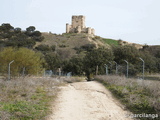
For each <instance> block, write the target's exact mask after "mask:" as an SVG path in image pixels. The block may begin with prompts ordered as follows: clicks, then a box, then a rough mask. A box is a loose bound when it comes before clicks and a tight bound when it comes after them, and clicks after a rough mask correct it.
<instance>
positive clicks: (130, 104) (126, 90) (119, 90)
mask: <svg viewBox="0 0 160 120" xmlns="http://www.w3.org/2000/svg"><path fill="white" fill-rule="evenodd" d="M96 80H97V81H99V82H101V83H103V85H104V86H105V87H106V88H107V89H109V90H110V91H111V92H112V93H113V95H114V96H115V97H116V98H118V99H119V100H120V101H121V103H122V104H124V105H125V106H126V108H127V109H128V110H130V111H131V112H132V113H134V114H152V115H151V116H152V117H148V118H146V117H141V118H139V119H141V120H148V119H153V118H154V119H156V120H159V119H160V87H159V86H160V82H159V81H149V80H147V81H143V80H136V79H126V78H125V77H120V76H97V77H96ZM153 114H154V115H155V116H154V115H153ZM157 116H159V117H158V118H157Z"/></svg>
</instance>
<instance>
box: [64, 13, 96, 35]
mask: <svg viewBox="0 0 160 120" xmlns="http://www.w3.org/2000/svg"><path fill="white" fill-rule="evenodd" d="M66 33H88V34H92V35H94V29H92V28H90V27H88V28H86V26H85V16H83V15H79V16H72V24H71V25H69V24H68V23H67V24H66Z"/></svg>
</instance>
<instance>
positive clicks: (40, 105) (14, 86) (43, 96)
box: [0, 77, 61, 120]
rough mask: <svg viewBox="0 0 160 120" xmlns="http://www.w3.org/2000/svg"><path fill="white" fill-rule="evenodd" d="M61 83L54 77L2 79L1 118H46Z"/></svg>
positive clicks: (0, 86)
mask: <svg viewBox="0 0 160 120" xmlns="http://www.w3.org/2000/svg"><path fill="white" fill-rule="evenodd" d="M60 84H61V83H60V82H59V81H57V80H56V79H53V78H33V77H28V78H25V79H23V78H19V79H15V80H10V81H4V80H0V119H1V120H39V119H41V120H43V119H46V117H47V115H49V113H50V112H51V111H50V103H51V102H52V101H53V100H54V98H55V97H56V93H57V92H58V88H57V86H59V85H60Z"/></svg>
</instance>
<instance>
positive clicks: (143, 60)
mask: <svg viewBox="0 0 160 120" xmlns="http://www.w3.org/2000/svg"><path fill="white" fill-rule="evenodd" d="M139 59H140V60H141V61H142V62H143V70H142V73H143V80H144V65H145V62H144V60H143V59H142V58H139Z"/></svg>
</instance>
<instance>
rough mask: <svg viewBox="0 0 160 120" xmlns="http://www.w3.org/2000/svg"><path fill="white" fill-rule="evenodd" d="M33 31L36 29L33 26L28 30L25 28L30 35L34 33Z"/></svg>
mask: <svg viewBox="0 0 160 120" xmlns="http://www.w3.org/2000/svg"><path fill="white" fill-rule="evenodd" d="M35 29H36V28H35V27H34V26H29V27H28V28H26V31H27V32H30V33H32V32H34V31H35Z"/></svg>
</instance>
